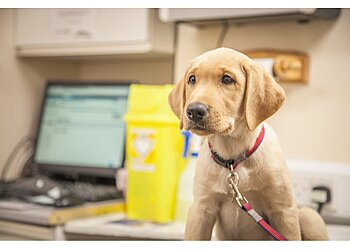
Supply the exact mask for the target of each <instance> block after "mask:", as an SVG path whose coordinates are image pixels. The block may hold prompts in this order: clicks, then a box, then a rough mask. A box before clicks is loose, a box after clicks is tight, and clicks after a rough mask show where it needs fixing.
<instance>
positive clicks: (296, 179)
mask: <svg viewBox="0 0 350 250" xmlns="http://www.w3.org/2000/svg"><path fill="white" fill-rule="evenodd" d="M333 178H334V176H329V178H328V179H325V178H320V176H318V175H317V174H305V173H304V172H300V171H294V172H293V173H292V183H293V186H292V188H293V193H294V197H295V200H296V202H297V205H298V206H300V207H302V206H307V207H312V208H315V209H317V204H316V203H315V202H313V201H312V192H313V191H312V190H313V188H314V187H317V186H325V187H328V188H329V189H330V190H331V201H330V202H329V203H327V204H326V205H325V206H324V207H323V208H322V210H323V212H324V213H332V212H334V200H333V199H332V198H333V197H332V196H333V193H334V191H335V190H336V187H335V185H334V180H333Z"/></svg>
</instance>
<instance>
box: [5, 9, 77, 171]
mask: <svg viewBox="0 0 350 250" xmlns="http://www.w3.org/2000/svg"><path fill="white" fill-rule="evenodd" d="M13 31H14V11H13V10H10V9H7V10H6V9H1V10H0V170H1V168H2V167H3V165H4V163H5V161H6V159H7V158H8V156H9V154H10V152H11V151H12V149H13V148H14V147H15V145H16V144H17V142H18V141H19V140H21V138H22V137H24V136H26V135H29V134H33V133H34V131H35V128H36V119H37V117H38V114H39V107H40V102H41V95H42V93H43V87H44V83H45V80H46V79H48V78H54V79H60V78H65V77H68V78H73V77H75V75H76V66H75V65H74V64H72V63H68V64H67V63H54V62H49V61H38V60H19V59H17V58H16V56H15V47H14V33H13ZM11 172H12V173H14V171H11ZM9 176H10V177H11V173H10V175H9Z"/></svg>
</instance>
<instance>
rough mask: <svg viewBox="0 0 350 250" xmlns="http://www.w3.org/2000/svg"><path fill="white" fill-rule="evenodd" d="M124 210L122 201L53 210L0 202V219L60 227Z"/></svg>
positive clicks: (11, 202) (47, 207) (39, 206)
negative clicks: (81, 219) (79, 220)
mask: <svg viewBox="0 0 350 250" xmlns="http://www.w3.org/2000/svg"><path fill="white" fill-rule="evenodd" d="M124 209H125V203H124V201H123V200H109V201H101V202H87V203H85V204H83V205H80V206H75V207H69V208H55V207H51V206H43V205H37V204H31V203H27V202H23V201H18V200H1V201H0V219H4V220H10V221H16V222H21V223H29V224H36V225H44V226H48V225H62V224H64V223H66V222H67V221H70V220H73V219H78V218H84V217H91V216H96V215H101V214H109V213H120V212H123V211H124Z"/></svg>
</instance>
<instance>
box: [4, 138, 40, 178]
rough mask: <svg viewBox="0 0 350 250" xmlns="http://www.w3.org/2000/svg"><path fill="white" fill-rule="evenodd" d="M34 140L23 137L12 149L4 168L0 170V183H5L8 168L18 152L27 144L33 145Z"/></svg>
mask: <svg viewBox="0 0 350 250" xmlns="http://www.w3.org/2000/svg"><path fill="white" fill-rule="evenodd" d="M33 142H34V138H33V136H31V135H27V136H24V137H23V138H22V139H21V140H20V141H19V142H18V143H17V144H16V146H15V147H14V149H13V150H12V152H11V153H10V155H9V157H8V158H7V160H6V162H5V164H4V167H3V168H2V171H1V173H0V181H6V176H7V173H8V171H9V168H10V166H11V164H12V163H13V161H14V159H15V158H16V157H18V153H19V151H20V150H21V149H22V148H23V147H24V146H25V145H26V144H27V143H31V145H33Z"/></svg>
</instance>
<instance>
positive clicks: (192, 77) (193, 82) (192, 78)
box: [188, 75, 196, 85]
mask: <svg viewBox="0 0 350 250" xmlns="http://www.w3.org/2000/svg"><path fill="white" fill-rule="evenodd" d="M195 83H196V77H195V76H193V75H192V76H190V77H189V78H188V84H191V85H194V84H195Z"/></svg>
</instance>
